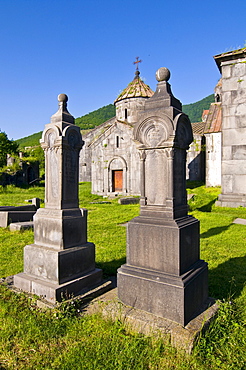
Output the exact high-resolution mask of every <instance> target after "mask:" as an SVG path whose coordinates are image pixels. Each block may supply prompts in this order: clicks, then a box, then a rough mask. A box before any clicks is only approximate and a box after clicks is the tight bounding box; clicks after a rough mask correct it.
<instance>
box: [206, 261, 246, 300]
mask: <svg viewBox="0 0 246 370" xmlns="http://www.w3.org/2000/svg"><path fill="white" fill-rule="evenodd" d="M245 283H246V255H245V256H244V257H235V258H230V259H229V260H228V261H226V262H224V263H221V264H220V265H219V266H218V267H216V268H215V269H212V270H209V295H210V296H212V297H213V298H216V299H223V298H225V299H234V298H237V297H239V296H240V294H241V292H242V290H243V288H244V287H245Z"/></svg>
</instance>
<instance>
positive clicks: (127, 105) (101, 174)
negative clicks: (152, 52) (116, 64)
mask: <svg viewBox="0 0 246 370" xmlns="http://www.w3.org/2000/svg"><path fill="white" fill-rule="evenodd" d="M153 94H154V92H153V91H152V90H151V89H150V87H149V86H148V85H146V84H145V83H144V82H143V81H142V80H141V78H140V72H139V71H138V69H137V70H136V72H135V77H134V79H133V81H132V82H130V83H129V85H128V86H127V87H126V88H125V89H124V90H123V91H122V92H121V94H120V95H119V96H118V97H117V99H116V100H115V102H114V104H115V106H116V117H114V118H112V119H110V120H108V121H106V122H104V123H103V124H101V125H100V126H98V127H96V128H95V129H93V130H91V131H90V132H89V133H88V134H86V135H84V136H83V140H84V141H85V145H84V149H82V151H81V153H80V178H79V179H80V181H91V182H92V193H94V194H100V195H117V194H122V195H130V194H131V195H140V158H139V154H138V152H137V149H136V145H135V142H134V140H133V129H134V125H135V123H136V122H137V120H138V115H139V113H140V112H141V111H143V109H144V105H145V102H146V100H147V99H149V98H150V97H151V96H152V95H153Z"/></svg>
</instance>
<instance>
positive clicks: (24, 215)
mask: <svg viewBox="0 0 246 370" xmlns="http://www.w3.org/2000/svg"><path fill="white" fill-rule="evenodd" d="M35 213H36V211H14V210H12V209H11V210H9V211H1V212H0V227H7V226H8V225H9V224H11V223H13V222H24V221H32V220H33V216H34V215H35Z"/></svg>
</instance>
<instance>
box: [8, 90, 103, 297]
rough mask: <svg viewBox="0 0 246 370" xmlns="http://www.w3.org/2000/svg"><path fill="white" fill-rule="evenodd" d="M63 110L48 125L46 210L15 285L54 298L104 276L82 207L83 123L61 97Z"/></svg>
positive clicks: (85, 287)
mask: <svg viewBox="0 0 246 370" xmlns="http://www.w3.org/2000/svg"><path fill="white" fill-rule="evenodd" d="M58 100H59V110H58V111H57V113H56V114H54V115H53V116H52V117H51V123H49V124H47V125H46V126H45V129H44V132H43V135H42V139H41V141H40V142H41V146H42V148H43V149H44V152H45V177H46V181H45V208H39V209H38V211H37V213H36V215H35V217H34V244H31V245H27V246H26V247H25V248H24V272H23V273H20V274H17V275H15V276H14V285H15V286H16V287H18V288H20V289H22V290H24V291H27V292H31V293H35V294H37V295H39V296H43V297H44V298H45V299H46V300H48V301H51V302H55V301H56V300H58V301H60V300H61V299H62V298H63V297H64V298H68V297H70V296H71V295H77V294H80V293H83V292H84V291H86V290H88V289H89V288H90V287H92V286H94V285H95V284H97V283H100V282H101V280H102V270H100V269H97V268H95V245H94V244H93V243H89V242H87V210H85V209H80V208H79V201H78V170H79V151H80V149H81V147H82V145H83V141H82V137H81V134H80V129H79V127H77V126H75V125H74V117H73V116H72V115H71V114H70V113H69V112H68V110H67V100H68V98H67V96H66V95H65V94H60V95H59V96H58Z"/></svg>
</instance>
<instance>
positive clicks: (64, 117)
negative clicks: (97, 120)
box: [51, 94, 74, 124]
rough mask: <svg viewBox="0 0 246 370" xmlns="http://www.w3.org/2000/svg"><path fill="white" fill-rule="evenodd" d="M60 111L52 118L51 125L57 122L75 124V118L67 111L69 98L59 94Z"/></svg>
mask: <svg viewBox="0 0 246 370" xmlns="http://www.w3.org/2000/svg"><path fill="white" fill-rule="evenodd" d="M57 99H58V102H59V104H58V106H59V109H58V111H57V112H56V113H55V114H53V116H52V117H51V123H55V122H62V121H64V122H67V123H73V124H74V117H73V116H72V115H71V114H70V113H69V111H68V110H67V101H68V96H67V95H66V94H59V95H58V97H57Z"/></svg>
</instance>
